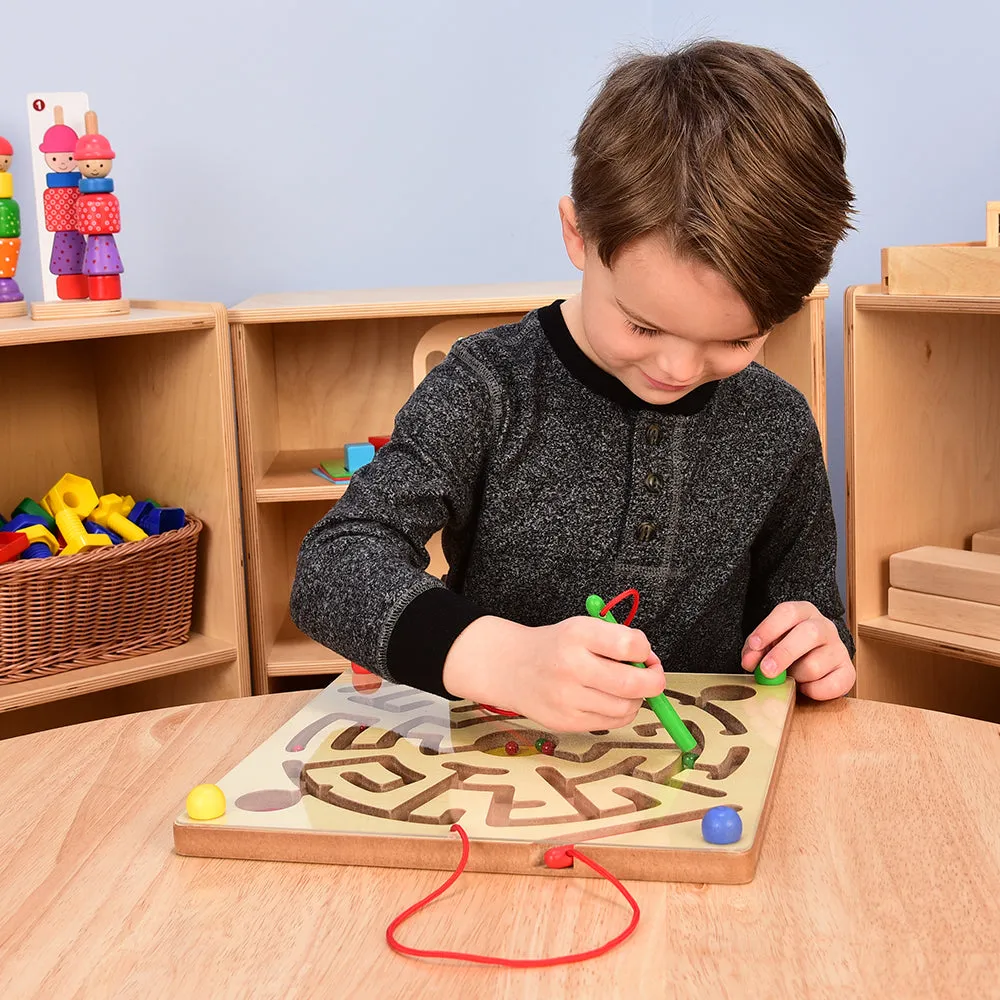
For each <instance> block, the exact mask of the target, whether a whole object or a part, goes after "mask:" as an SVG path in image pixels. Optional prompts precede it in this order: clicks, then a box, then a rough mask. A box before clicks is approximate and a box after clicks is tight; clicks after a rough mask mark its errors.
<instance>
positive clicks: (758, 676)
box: [753, 667, 788, 687]
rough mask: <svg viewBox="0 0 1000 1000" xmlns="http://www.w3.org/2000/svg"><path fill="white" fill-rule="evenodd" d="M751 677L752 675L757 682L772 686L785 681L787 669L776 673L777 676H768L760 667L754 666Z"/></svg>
mask: <svg viewBox="0 0 1000 1000" xmlns="http://www.w3.org/2000/svg"><path fill="white" fill-rule="evenodd" d="M753 677H754V680H755V681H756V682H757V683H758V684H764V685H766V686H768V687H773V686H776V685H778V684H784V683H785V678H787V677H788V671H787V670H782V671H781V673H780V674H778V676H777V677H768V676H767V675H766V674H765V673H764V672H763V671H762V670H761V669H760V667H756V668H755V669H754V672H753Z"/></svg>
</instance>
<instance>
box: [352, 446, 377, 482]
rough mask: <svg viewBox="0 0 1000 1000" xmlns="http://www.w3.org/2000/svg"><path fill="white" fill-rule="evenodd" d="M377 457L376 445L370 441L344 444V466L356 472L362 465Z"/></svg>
mask: <svg viewBox="0 0 1000 1000" xmlns="http://www.w3.org/2000/svg"><path fill="white" fill-rule="evenodd" d="M374 457H375V445H373V444H371V443H370V442H368V441H365V442H364V443H363V444H345V445H344V468H346V469H347V471H348V472H350V473H352V474H353V473H355V472H357V471H358V469H360V468H361V466H362V465H367V464H368V463H369V462H370V461H371V460H372V459H373V458H374Z"/></svg>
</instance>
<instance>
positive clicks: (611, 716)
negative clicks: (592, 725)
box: [574, 688, 642, 729]
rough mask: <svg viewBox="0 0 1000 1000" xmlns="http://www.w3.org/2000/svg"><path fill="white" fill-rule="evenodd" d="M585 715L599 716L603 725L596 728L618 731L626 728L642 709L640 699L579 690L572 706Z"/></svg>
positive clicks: (591, 689)
mask: <svg viewBox="0 0 1000 1000" xmlns="http://www.w3.org/2000/svg"><path fill="white" fill-rule="evenodd" d="M574 707H575V708H576V709H577V710H578V711H580V712H581V713H583V714H586V715H594V716H599V717H600V718H601V719H603V720H604V724H603V725H602V726H600V727H598V728H601V729H618V728H620V727H621V726H627V725H628V724H629V723H630V722H631V721H632V720H633V719H634V718H635V716H636V713H637V712H638V711H639V709H640V708H642V699H641V698H619V697H616V696H615V695H613V694H608V693H607V692H606V691H597V690H595V689H594V688H581V689H580V691H579V694H578V697H577V698H576V704H575V706H574Z"/></svg>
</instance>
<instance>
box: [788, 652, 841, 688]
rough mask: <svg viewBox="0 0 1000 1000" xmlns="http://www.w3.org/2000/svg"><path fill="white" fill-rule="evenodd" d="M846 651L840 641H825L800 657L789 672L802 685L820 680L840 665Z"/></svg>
mask: <svg viewBox="0 0 1000 1000" xmlns="http://www.w3.org/2000/svg"><path fill="white" fill-rule="evenodd" d="M845 652H846V651H845V650H844V648H843V646H842V645H841V644H840V643H824V644H823V645H822V646H818V647H817V648H816V649H813V650H811V651H810V652H808V653H806V655H805V656H801V657H799V659H798V660H796V661H795V663H793V664H792V666H791V667H789V668H788V672H789V674H790V675H791V676H792V678H793V679H794V680H796V681H797V682H798V683H799V684H800V685H802V684H807V683H809V682H811V681H817V680H820V679H821V678H823V677H825V676H826V675H827V674H829V673H832V672H833V671H834V670H836V669H837V667H838V666H840V664H841V663H842V661H843V659H844V655H845ZM779 673H780V671H779Z"/></svg>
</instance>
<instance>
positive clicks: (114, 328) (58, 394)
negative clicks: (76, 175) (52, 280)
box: [0, 302, 250, 738]
mask: <svg viewBox="0 0 1000 1000" xmlns="http://www.w3.org/2000/svg"><path fill="white" fill-rule="evenodd" d="M234 418H235V414H234V403H233V388H232V363H231V355H230V345H229V332H228V326H227V322H226V312H225V309H224V308H223V307H222V306H221V305H216V304H202V303H184V302H133V308H132V310H131V312H130V313H128V314H126V315H121V316H110V317H101V318H93V319H80V320H41V321H32V320H30V319H28V318H27V317H19V318H16V319H0V429H2V430H0V470H2V473H0V511H3V512H4V513H5V514H7V515H8V516H9V515H10V511H11V510H12V508H13V507H14V506H16V504H17V503H18V502H19V501H20V500H21V498H22V497H25V496H31V497H34V498H36V499H37V498H39V497H41V496H43V495H44V494H45V493H46V492H47V490H48V489H49V488H51V486H52V485H53V484H54V483H55V482H56V481H57V480H58V479H59V477H60V476H61V475H62V474H63V473H65V472H74V473H77V474H78V475H82V476H85V477H86V478H88V479H91V480H92V481H93V483H94V485H95V487H96V488H97V489H98V491H99V492H105V491H114V492H119V491H121V492H129V493H132V494H133V495H135V496H137V497H146V496H149V497H153V498H154V499H155V498H162V501H163V502H165V503H171V504H177V505H179V506H182V507H184V508H185V509H187V510H190V511H191V512H192V513H194V514H197V515H198V516H199V517H200V518H201V519H202V520H203V521H204V522H205V530H204V532H203V533H202V536H201V538H200V540H199V544H198V578H197V584H196V590H195V604H194V613H193V619H192V630H191V637H190V639H189V640H188V642H186V643H185V644H183V645H181V646H177V647H175V648H173V649H167V650H163V651H161V652H158V653H152V654H148V655H145V656H137V657H131V658H126V659H121V660H116V661H112V662H110V663H106V664H101V665H100V666H95V667H84V668H79V669H76V670H68V671H65V672H63V673H61V674H54V675H50V676H48V677H42V678H38V679H34V680H28V681H19V682H15V683H8V684H0V738H4V737H8V736H14V735H19V734H21V733H25V732H31V731H35V730H41V729H46V728H50V727H52V726H56V725H67V724H71V723H74V722H82V721H87V720H90V719H95V718H101V717H108V716H113V715H120V714H123V713H127V712H133V711H140V710H144V709H148V708H160V707H165V706H170V705H181V704H189V703H194V702H199V701H208V700H214V699H221V698H230V697H237V696H244V695H248V694H249V693H250V669H249V643H248V639H247V624H246V600H245V585H244V572H243V556H242V544H241V537H240V504H239V491H238V477H237V460H236V428H235V419H234Z"/></svg>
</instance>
